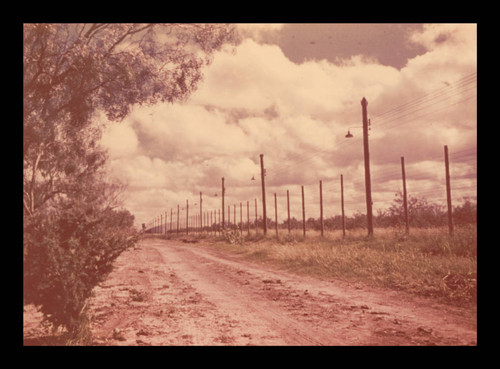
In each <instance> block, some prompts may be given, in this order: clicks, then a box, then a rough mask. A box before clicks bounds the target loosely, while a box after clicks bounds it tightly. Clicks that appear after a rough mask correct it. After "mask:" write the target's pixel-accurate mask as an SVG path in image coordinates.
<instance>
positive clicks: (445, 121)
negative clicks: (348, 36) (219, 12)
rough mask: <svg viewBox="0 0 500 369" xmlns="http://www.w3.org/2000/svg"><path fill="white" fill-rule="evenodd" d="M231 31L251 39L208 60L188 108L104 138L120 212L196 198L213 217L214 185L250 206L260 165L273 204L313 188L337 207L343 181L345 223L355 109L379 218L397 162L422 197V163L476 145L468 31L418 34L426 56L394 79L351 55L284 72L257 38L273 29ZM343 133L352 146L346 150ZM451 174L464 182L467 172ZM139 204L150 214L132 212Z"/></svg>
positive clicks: (274, 48)
mask: <svg viewBox="0 0 500 369" xmlns="http://www.w3.org/2000/svg"><path fill="white" fill-rule="evenodd" d="M242 27H243V28H245V27H246V28H247V29H246V31H244V32H247V33H246V35H247V36H252V38H247V39H245V40H244V41H243V42H242V43H241V44H240V45H239V46H238V47H237V48H236V50H235V52H234V53H233V52H226V51H221V52H218V53H216V54H215V55H214V57H213V62H212V64H211V65H209V66H208V67H207V68H206V69H205V71H204V81H203V83H202V85H201V86H200V88H199V89H198V90H197V91H196V92H195V93H194V94H193V95H192V96H191V98H190V99H189V100H188V101H186V102H184V103H178V104H163V105H156V106H153V107H136V108H135V109H134V110H133V112H132V114H131V115H130V116H129V117H128V118H127V119H126V120H125V121H124V122H123V123H122V124H121V125H119V126H113V127H112V128H110V129H109V130H108V131H107V132H106V134H105V135H104V137H103V144H105V145H106V147H108V148H109V150H110V155H111V161H110V166H111V167H112V168H113V173H114V175H115V176H117V177H118V178H120V179H122V180H123V181H125V182H127V183H129V192H128V194H129V200H127V201H128V203H127V204H129V206H130V209H131V211H132V212H134V213H135V212H139V213H140V214H141V217H142V216H146V214H150V217H152V216H153V215H154V212H155V211H158V210H159V208H160V207H161V206H163V204H165V203H168V204H172V203H174V204H175V203H185V200H186V198H189V199H192V200H193V203H194V201H195V198H196V197H197V196H198V195H199V192H200V191H202V192H203V193H204V194H207V200H206V201H207V203H206V204H207V207H208V206H210V207H216V206H218V205H220V204H219V201H220V187H221V178H222V177H225V180H226V185H227V189H228V199H229V200H228V201H230V202H235V203H236V202H238V203H239V202H240V201H243V202H244V201H247V200H251V199H254V198H259V201H260V196H261V195H260V158H259V155H260V154H264V162H265V167H266V170H267V175H266V184H267V186H268V190H269V191H270V193H273V192H274V191H276V192H277V193H279V196H281V197H282V196H285V195H286V189H287V188H294V196H297V194H296V191H297V189H298V191H299V195H300V186H301V185H305V186H313V187H311V188H316V187H317V185H318V181H319V180H320V179H322V180H324V181H325V182H324V183H325V188H326V189H328V191H330V193H331V196H332V197H333V198H334V199H335V201H337V198H338V196H339V195H338V181H339V176H340V174H343V175H344V181H345V187H346V188H345V191H346V196H348V198H346V201H348V203H349V206H350V209H349V210H347V211H348V214H349V213H350V212H352V211H355V210H359V211H362V212H363V211H364V199H363V196H364V167H363V143H362V131H361V129H360V128H358V127H360V126H361V123H362V122H361V104H360V101H361V99H362V98H363V97H366V98H367V100H368V103H369V104H368V114H369V117H370V119H371V122H372V125H371V130H370V153H371V164H372V175H373V177H374V188H376V189H377V190H378V192H379V193H378V194H377V195H376V196H375V195H374V199H377V203H376V204H375V205H374V206H376V207H381V208H383V207H384V206H387V205H388V204H389V203H390V201H391V200H392V198H393V194H394V192H396V191H397V190H398V188H395V186H396V185H398V183H400V181H401V180H400V175H401V174H400V173H401V172H400V170H401V169H400V166H399V165H400V164H399V163H400V157H401V156H405V158H406V160H407V165H408V166H409V168H410V169H409V172H408V175H409V177H411V175H413V174H415V175H417V176H419V177H421V178H420V181H423V180H425V181H427V182H425V186H423V185H422V186H421V187H420V188H426V189H427V188H428V187H429V186H430V183H432V181H434V183H436V181H438V180H437V179H436V178H434V177H433V176H432V175H430V174H429V171H424V172H425V173H422V171H423V169H425V168H426V165H427V164H426V163H427V162H428V161H431V162H434V163H435V162H438V165H437V166H435V167H432V171H434V170H438V171H440V172H443V170H444V169H443V168H442V165H441V163H440V161H442V150H443V145H445V144H447V145H449V147H450V149H451V151H450V152H458V151H460V150H465V149H467V148H470V147H472V146H474V145H475V139H476V109H475V105H476V101H475V77H474V75H473V73H474V72H475V70H476V63H477V60H476V57H475V52H476V44H475V42H476V40H475V28H474V26H470V25H442V26H437V25H429V26H425V27H422V29H421V30H419V31H418V32H417V33H415V34H414V36H413V37H412V41H413V42H415V43H419V44H420V45H422V46H423V47H425V48H426V52H425V53H422V54H420V55H418V56H416V57H414V58H413V59H410V60H409V61H408V62H407V64H406V66H405V67H404V68H401V69H396V68H394V67H391V66H388V65H382V64H380V63H379V62H377V61H376V60H375V59H370V58H366V57H365V56H363V55H361V54H360V55H351V56H349V57H346V58H343V59H338V60H337V61H336V62H335V63H333V62H330V61H327V60H325V59H323V60H308V61H304V62H301V63H294V62H292V61H291V60H290V59H289V58H288V57H287V56H286V55H285V54H284V53H283V51H282V50H281V49H280V47H279V46H278V45H277V44H272V43H270V42H267V43H264V42H261V39H259V37H258V36H256V35H259V34H260V35H261V37H264V35H266V34H271V33H272V32H274V31H276V30H279V29H281V26H279V25H258V26H255V25H252V27H250V25H243V26H242ZM266 37H267V36H266ZM268 39H269V38H268ZM256 40H257V41H256ZM348 129H350V131H351V133H353V134H354V138H352V139H346V138H345V134H346V132H347V130H348ZM471 155H472V154H471ZM469 158H470V156H465V159H469ZM458 159H460V157H458ZM419 163H422V168H423V169H422V170H418V165H419ZM435 168H437V169H435ZM426 173H427V174H426ZM460 173H469V174H468V175H469V176H470V163H465V165H464V167H463V168H460ZM252 176H253V177H254V178H255V179H256V180H255V181H251V178H252ZM424 177H425V178H424ZM421 183H423V182H421ZM464 183H465V185H464V186H466V185H467V183H466V182H464ZM469 185H470V183H469ZM418 188H419V186H418V185H417V186H413V189H418ZM307 192H308V193H312V194H314V197H312V198H310V199H309V202H310V204H311V205H308V206H312V207H313V208H314V206H316V204H317V202H318V201H319V200H318V196H317V189H314V190H308V191H307ZM216 193H218V194H219V195H218V196H217V197H216V196H215V194H216ZM151 196H153V197H155V198H156V202H154V203H153V202H151V200H150V197H151ZM281 200H282V198H281ZM281 200H279V201H281ZM141 201H143V202H144V204H147V205H144V206H147V207H153V208H152V209H151V210H149V212H148V211H146V210H144V209H142V208H141ZM190 201H191V200H190ZM156 205H158V206H156ZM142 214H144V215H142ZM295 216H298V217H300V214H299V215H297V214H295ZM314 216H316V215H314ZM141 219H143V218H141ZM146 220H147V218H146V219H144V221H146ZM138 221H139V220H138Z"/></svg>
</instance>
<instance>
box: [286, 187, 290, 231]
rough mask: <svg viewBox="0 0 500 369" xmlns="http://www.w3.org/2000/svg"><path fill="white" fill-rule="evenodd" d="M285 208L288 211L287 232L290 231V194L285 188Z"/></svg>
mask: <svg viewBox="0 0 500 369" xmlns="http://www.w3.org/2000/svg"><path fill="white" fill-rule="evenodd" d="M286 209H287V213H288V233H290V194H289V192H288V190H286Z"/></svg>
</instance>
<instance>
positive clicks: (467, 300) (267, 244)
mask: <svg viewBox="0 0 500 369" xmlns="http://www.w3.org/2000/svg"><path fill="white" fill-rule="evenodd" d="M207 240H208V239H207ZM211 240H212V242H211V243H210V244H211V245H212V247H217V248H219V249H223V250H225V251H227V252H234V253H238V254H241V255H242V256H244V257H246V258H249V259H252V260H255V261H259V262H269V263H273V264H275V265H277V266H279V267H283V268H286V269H288V270H290V271H293V272H296V273H303V274H307V275H313V276H316V277H319V278H326V279H328V278H336V279H341V280H344V281H349V282H362V283H366V284H369V285H374V286H379V287H385V288H391V289H398V290H401V291H405V292H408V293H411V294H414V295H418V296H428V297H433V298H437V299H439V300H441V301H442V302H447V303H453V304H458V305H473V304H475V303H476V293H477V292H476V291H477V259H476V256H477V228H476V226H470V227H464V228H457V229H455V233H454V236H453V237H449V235H448V230H447V228H437V229H436V228H434V229H412V230H411V232H410V235H405V234H404V233H403V232H401V231H400V230H398V229H375V231H374V236H373V237H368V236H367V235H366V231H365V230H362V229H358V230H350V231H348V232H347V234H346V237H345V238H343V237H342V232H341V231H333V232H325V235H324V237H320V234H319V232H314V231H308V232H307V235H306V238H305V239H304V238H303V236H302V231H301V230H300V231H293V232H292V233H290V234H288V232H287V231H286V230H284V231H281V233H280V236H279V237H276V235H275V233H274V230H273V232H270V231H268V236H267V237H263V235H262V233H260V234H255V233H253V232H252V233H251V234H250V235H247V233H246V232H244V233H243V237H241V238H240V239H237V240H236V241H235V240H234V237H231V238H230V239H228V238H227V237H226V238H225V237H214V238H212V239H211ZM228 240H231V242H228Z"/></svg>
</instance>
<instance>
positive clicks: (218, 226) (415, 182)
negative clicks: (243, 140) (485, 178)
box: [145, 146, 476, 237]
mask: <svg viewBox="0 0 500 369" xmlns="http://www.w3.org/2000/svg"><path fill="white" fill-rule="evenodd" d="M475 156H476V154H475V147H472V148H469V149H466V150H462V151H459V152H455V153H453V154H449V152H448V147H447V146H444V154H443V160H442V163H441V165H442V168H441V171H440V172H441V173H440V174H438V173H437V169H438V168H436V163H434V162H433V163H432V165H431V164H430V162H429V164H428V165H426V164H424V165H423V166H422V164H418V166H415V165H413V164H412V163H407V162H405V159H404V157H400V163H399V165H398V166H394V168H388V169H385V170H384V171H380V172H374V176H373V181H372V182H373V187H372V189H373V193H374V196H373V199H374V201H377V198H378V196H377V194H378V193H382V194H386V193H390V194H391V196H392V198H394V194H395V193H396V192H400V193H401V195H402V201H403V204H402V210H403V213H402V216H401V218H402V219H403V220H404V227H405V229H406V232H409V230H410V226H411V224H410V221H409V217H408V198H409V197H410V196H413V197H414V198H416V197H424V198H426V199H427V197H429V196H430V197H431V201H433V202H435V203H437V204H439V205H443V206H444V207H446V214H447V216H448V227H449V231H450V234H452V233H453V224H454V222H453V218H452V216H453V214H452V213H453V206H452V205H453V201H452V199H453V193H454V190H457V191H458V190H459V191H461V194H462V196H464V195H463V194H464V192H463V190H467V191H468V192H467V193H468V194H469V195H470V198H471V199H475V196H476V193H475V192H476V185H475V180H474V181H472V182H471V179H470V178H469V177H470V172H467V171H465V172H464V171H463V170H460V171H454V170H453V165H452V164H453V159H456V160H460V161H459V164H460V163H470V162H471V161H472V160H473V159H474V160H475ZM261 158H262V159H263V156H262V157H261ZM262 169H263V171H262V172H263V173H264V172H265V168H264V167H262ZM473 169H474V168H473ZM396 173H399V174H400V179H399V180H398V183H394V181H395V180H393V178H394V175H395V174H396ZM453 174H455V175H456V176H454V175H453ZM429 176H437V177H439V178H440V179H441V182H442V187H441V188H438V187H434V188H427V187H425V186H424V187H422V186H420V184H421V182H422V181H426V180H427V179H428V178H429ZM265 177H266V175H264V176H262V180H261V187H262V188H264V191H263V192H262V193H263V195H264V196H263V197H262V198H261V199H258V198H257V197H254V198H253V199H248V200H244V201H238V202H235V201H232V202H230V203H229V205H226V207H222V204H223V203H227V199H226V196H225V195H226V190H227V189H226V187H225V184H224V178H222V179H221V180H222V183H223V186H224V187H223V191H221V193H222V198H221V206H220V207H219V208H212V209H205V208H204V207H203V192H200V193H199V200H198V201H197V202H193V201H191V203H192V204H194V205H191V206H190V201H189V200H186V202H185V206H183V207H181V206H180V205H177V207H176V208H170V211H165V212H163V213H161V214H159V215H158V216H156V217H155V218H153V219H152V220H151V222H150V223H149V224H147V226H146V227H145V231H146V232H147V233H175V234H192V233H196V234H200V233H204V234H208V235H219V234H220V233H221V231H222V230H223V229H228V230H239V232H241V234H242V235H243V234H244V233H246V234H250V233H251V232H254V233H256V232H259V233H264V234H267V233H270V232H272V233H275V234H276V235H279V233H280V232H283V231H285V232H288V233H290V232H292V231H293V230H297V229H299V228H301V229H302V234H303V236H304V237H305V236H306V235H307V231H308V229H309V230H310V229H311V228H314V229H317V230H318V231H319V232H320V234H321V236H323V235H324V231H325V228H326V229H328V230H331V229H341V230H342V234H343V235H344V236H345V234H346V228H352V225H351V226H349V225H348V223H349V220H350V221H351V224H352V221H353V220H352V218H349V217H346V211H345V210H346V209H345V207H346V202H347V203H352V202H353V200H354V199H356V197H358V196H359V187H360V186H362V184H363V183H365V181H363V180H361V179H347V180H346V176H344V175H343V174H340V175H339V177H338V181H331V180H330V181H328V182H326V183H325V182H324V181H323V180H319V181H318V183H317V186H315V188H314V187H312V186H308V187H306V186H303V185H301V186H300V189H299V188H298V186H295V188H294V190H296V192H297V193H298V192H299V190H300V196H295V197H293V198H292V201H290V194H291V193H292V192H291V190H290V189H287V190H286V192H284V191H283V192H282V193H278V192H276V191H272V192H269V191H266V190H265ZM388 179H389V182H387V180H388ZM226 183H227V182H226ZM387 183H390V184H393V185H394V187H392V188H391V189H389V190H388V189H387V188H383V189H382V188H380V185H381V184H384V185H387ZM362 192H364V191H362ZM346 193H347V194H348V197H349V199H348V201H346ZM266 194H267V195H268V196H267V199H271V201H270V204H269V203H266V204H265V206H266V207H265V209H266V213H267V214H266V217H265V218H264V215H263V214H264V203H265V202H266V196H265V195H266ZM269 195H271V196H269ZM325 198H326V199H328V200H327V201H325ZM298 199H299V200H300V201H298ZM358 200H359V198H358ZM455 200H459V199H457V197H455ZM331 208H334V209H336V211H334V212H330V211H329V209H331ZM269 210H271V211H269ZM328 213H330V216H329V218H327V216H328ZM292 214H293V216H292ZM298 214H300V216H297V215H298ZM356 216H357V217H358V218H366V215H365V214H361V213H358V214H355V217H356ZM297 218H298V219H297ZM263 219H266V222H265V223H264V221H263ZM363 220H365V219H363ZM325 223H327V224H326V227H325ZM357 225H360V223H359V221H358V223H357Z"/></svg>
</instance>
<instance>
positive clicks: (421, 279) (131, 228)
mask: <svg viewBox="0 0 500 369" xmlns="http://www.w3.org/2000/svg"><path fill="white" fill-rule="evenodd" d="M23 35H24V39H23V42H24V43H23V77H24V78H23V97H24V99H23V108H24V115H23V118H24V122H23V143H24V145H23V273H24V275H23V317H24V324H23V344H24V346H33V345H41V346H64V345H77V346H248V345H250V346H435V345H438V346H476V345H477V24H474V23H458V24H451V23H450V24H405V23H395V24H385V23H373V24H371V23H359V24H354V23H345V24H338V23H328V24H326V23H305V24H301V23H285V24H257V23H245V24H218V23H210V24H189V23H188V24H138V23H123V24H122V23H111V24H105V23H102V24H100V23H96V24H77V23H61V24H50V23H41V24H35V23H33V24H24V25H23Z"/></svg>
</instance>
